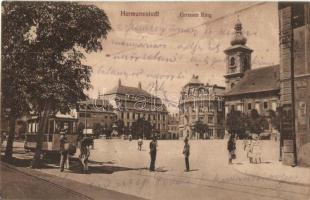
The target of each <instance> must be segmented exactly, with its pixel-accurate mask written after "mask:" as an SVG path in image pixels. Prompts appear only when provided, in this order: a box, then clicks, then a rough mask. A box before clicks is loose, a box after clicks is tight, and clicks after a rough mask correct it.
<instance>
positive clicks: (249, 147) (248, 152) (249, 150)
mask: <svg viewBox="0 0 310 200" xmlns="http://www.w3.org/2000/svg"><path fill="white" fill-rule="evenodd" d="M252 150H253V143H252V137H249V138H248V140H247V143H246V147H245V151H246V156H247V158H248V159H249V162H250V163H252V158H253V155H252Z"/></svg>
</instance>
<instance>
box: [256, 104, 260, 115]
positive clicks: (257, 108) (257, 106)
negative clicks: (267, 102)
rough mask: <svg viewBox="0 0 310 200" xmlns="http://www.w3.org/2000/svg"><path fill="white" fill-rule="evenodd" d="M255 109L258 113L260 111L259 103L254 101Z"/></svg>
mask: <svg viewBox="0 0 310 200" xmlns="http://www.w3.org/2000/svg"><path fill="white" fill-rule="evenodd" d="M255 109H256V110H257V112H258V113H259V112H260V109H259V103H255Z"/></svg>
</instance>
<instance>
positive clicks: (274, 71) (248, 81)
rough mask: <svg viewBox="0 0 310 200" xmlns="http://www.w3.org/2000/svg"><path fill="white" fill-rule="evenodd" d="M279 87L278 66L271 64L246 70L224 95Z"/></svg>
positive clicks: (271, 89)
mask: <svg viewBox="0 0 310 200" xmlns="http://www.w3.org/2000/svg"><path fill="white" fill-rule="evenodd" d="M279 89H280V66H279V65H273V66H268V67H260V68H257V69H252V70H248V71H246V72H245V75H244V77H243V78H242V79H241V80H240V81H239V82H238V83H237V84H236V85H235V86H234V87H233V88H232V89H231V90H230V91H228V92H226V94H225V96H232V95H240V94H247V93H258V92H265V91H273V90H279Z"/></svg>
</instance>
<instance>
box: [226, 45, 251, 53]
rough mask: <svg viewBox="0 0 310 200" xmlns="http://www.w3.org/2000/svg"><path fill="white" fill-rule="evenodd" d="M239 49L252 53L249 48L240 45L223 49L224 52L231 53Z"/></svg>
mask: <svg viewBox="0 0 310 200" xmlns="http://www.w3.org/2000/svg"><path fill="white" fill-rule="evenodd" d="M239 48H242V49H246V50H248V51H251V52H252V51H253V50H252V49H251V48H249V47H247V46H246V45H241V44H237V45H233V46H230V47H229V48H227V49H225V50H224V52H228V51H231V50H233V49H239Z"/></svg>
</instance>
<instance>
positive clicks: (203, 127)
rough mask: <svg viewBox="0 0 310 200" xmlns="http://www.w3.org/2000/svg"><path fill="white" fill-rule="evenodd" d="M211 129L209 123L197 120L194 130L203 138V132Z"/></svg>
mask: <svg viewBox="0 0 310 200" xmlns="http://www.w3.org/2000/svg"><path fill="white" fill-rule="evenodd" d="M208 130H209V127H208V124H206V123H203V122H202V121H200V120H198V121H196V122H195V124H194V127H193V131H194V132H196V133H198V134H199V135H200V138H203V134H204V133H207V132H208Z"/></svg>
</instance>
